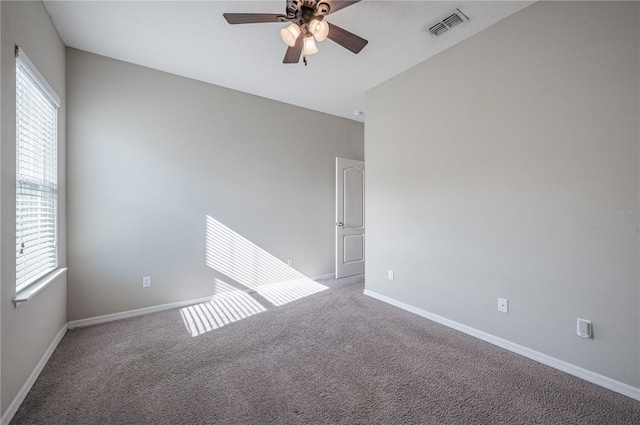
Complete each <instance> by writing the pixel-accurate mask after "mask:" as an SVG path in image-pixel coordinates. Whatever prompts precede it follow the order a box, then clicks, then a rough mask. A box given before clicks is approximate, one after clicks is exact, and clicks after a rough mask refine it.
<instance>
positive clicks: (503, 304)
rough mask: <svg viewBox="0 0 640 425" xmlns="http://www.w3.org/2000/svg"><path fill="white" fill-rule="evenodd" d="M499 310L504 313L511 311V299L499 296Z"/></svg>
mask: <svg viewBox="0 0 640 425" xmlns="http://www.w3.org/2000/svg"><path fill="white" fill-rule="evenodd" d="M498 311H501V312H503V313H508V312H509V300H508V299H506V298H498Z"/></svg>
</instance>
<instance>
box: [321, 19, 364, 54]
mask: <svg viewBox="0 0 640 425" xmlns="http://www.w3.org/2000/svg"><path fill="white" fill-rule="evenodd" d="M327 38H329V39H331V40H333V41H335V42H336V43H338V44H339V45H341V46H342V47H344V48H345V49H348V50H351V51H352V52H353V53H356V54H358V53H360V50H362V49H364V46H366V45H367V43H368V41H367V40H365V39H364V38H362V37H359V36H357V35H355V34H354V33H352V32H349V31H347V30H345V29H342V28H340V27H339V26H337V25H333V24H329V34H328V35H327Z"/></svg>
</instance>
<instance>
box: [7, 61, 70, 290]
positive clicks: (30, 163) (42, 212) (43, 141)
mask: <svg viewBox="0 0 640 425" xmlns="http://www.w3.org/2000/svg"><path fill="white" fill-rule="evenodd" d="M58 105H59V100H58V98H57V96H56V95H55V93H53V92H52V91H51V90H50V89H49V86H48V84H47V83H46V82H45V81H44V79H42V77H41V76H40V74H39V73H38V72H37V70H36V69H35V68H34V67H33V65H31V62H30V61H29V60H28V59H27V58H26V56H24V53H22V52H21V51H19V50H18V51H17V58H16V291H20V290H21V289H23V288H25V287H27V286H29V285H30V284H31V283H33V282H34V281H36V280H38V279H39V278H40V277H42V276H44V275H45V274H47V273H49V272H50V271H52V270H54V269H56V268H57V266H58V253H57V207H58V205H57V204H58V179H57V145H58Z"/></svg>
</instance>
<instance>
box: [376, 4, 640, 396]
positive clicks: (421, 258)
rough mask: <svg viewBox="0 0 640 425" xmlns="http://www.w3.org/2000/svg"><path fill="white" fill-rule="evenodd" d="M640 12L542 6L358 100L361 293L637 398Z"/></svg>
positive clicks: (621, 7) (634, 7)
mask: <svg viewBox="0 0 640 425" xmlns="http://www.w3.org/2000/svg"><path fill="white" fill-rule="evenodd" d="M639 7H640V5H638V3H635V2H621V3H617V2H616V3H614V2H606V3H600V2H593V3H592V2H587V3H578V2H539V3H536V4H534V5H532V6H530V7H528V8H526V9H524V10H522V11H521V12H518V13H516V14H515V15H513V16H511V17H509V18H507V19H506V20H504V21H502V22H500V23H498V24H496V25H495V26H492V27H491V28H489V29H487V30H485V31H483V32H482V33H480V34H478V35H477V36H475V37H473V38H471V39H469V40H467V41H465V42H463V43H461V44H459V45H457V46H455V47H454V48H452V49H450V50H447V51H446V52H444V53H442V54H440V55H438V56H436V57H434V58H432V59H430V60H428V61H426V62H424V63H422V64H420V65H418V66H416V67H415V68H413V69H411V70H408V71H406V72H405V73H403V74H401V75H399V76H397V77H395V78H393V79H391V80H389V81H387V82H385V83H383V84H382V85H380V86H378V87H375V88H373V89H372V90H370V91H369V92H368V93H367V109H366V111H367V120H366V124H365V134H366V138H365V157H366V161H367V190H366V199H367V204H366V208H367V226H368V227H367V243H366V250H367V263H366V264H367V265H366V274H367V281H366V287H367V289H368V290H371V291H373V292H377V293H379V294H382V295H385V296H388V297H391V298H393V299H396V300H399V301H401V302H404V303H407V304H409V305H412V306H415V307H417V308H420V309H423V310H426V311H429V312H431V313H435V314H438V315H440V316H443V317H446V318H448V319H451V320H454V321H456V322H459V323H462V324H465V325H468V326H471V327H473V328H476V329H479V330H482V331H485V332H488V333H490V334H493V335H496V336H498V337H501V338H504V339H507V340H509V341H512V342H515V343H517V344H521V345H523V346H526V347H529V348H531V349H534V350H537V351H539V352H542V353H545V354H547V355H550V356H552V357H555V358H557V359H561V360H564V361H567V362H569V363H572V364H574V365H577V366H580V367H583V368H586V369H588V370H591V371H594V372H597V373H599V374H602V375H605V376H607V377H610V378H613V379H615V380H618V381H621V382H624V383H626V384H629V385H632V386H635V387H638V386H640V372H639V366H640V347H639V345H640V342H639V338H640V328H639V323H640V308H639V303H640V294H639V275H638V265H639V262H638V258H639V257H638V256H639V243H638V232H639V220H638V209H639V174H638V173H639V157H638V155H639V149H638V144H639V137H640V135H639V129H638V125H639V124H638V123H639V120H638V116H639V114H640V111H639V106H638V103H639V81H640V75H639V68H640V67H639V59H638V57H639V51H640V46H639V39H640V37H639V26H638V22H639ZM541 28H544V30H541ZM389 269H393V270H395V280H394V281H389V280H387V270H389ZM498 297H504V298H508V299H509V302H510V312H509V314H504V313H499V312H498V311H497V298H498ZM577 317H581V318H585V319H590V320H592V321H593V323H594V335H595V338H594V339H591V340H587V339H583V338H580V337H578V336H577V335H576V330H575V328H576V318H577Z"/></svg>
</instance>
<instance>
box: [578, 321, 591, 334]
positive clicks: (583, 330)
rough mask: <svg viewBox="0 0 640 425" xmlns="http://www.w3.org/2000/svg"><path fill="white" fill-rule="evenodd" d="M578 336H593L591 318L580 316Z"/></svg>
mask: <svg viewBox="0 0 640 425" xmlns="http://www.w3.org/2000/svg"><path fill="white" fill-rule="evenodd" d="M577 333H578V336H581V337H583V338H593V328H592V327H591V320H585V319H581V318H579V317H578V327H577Z"/></svg>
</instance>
